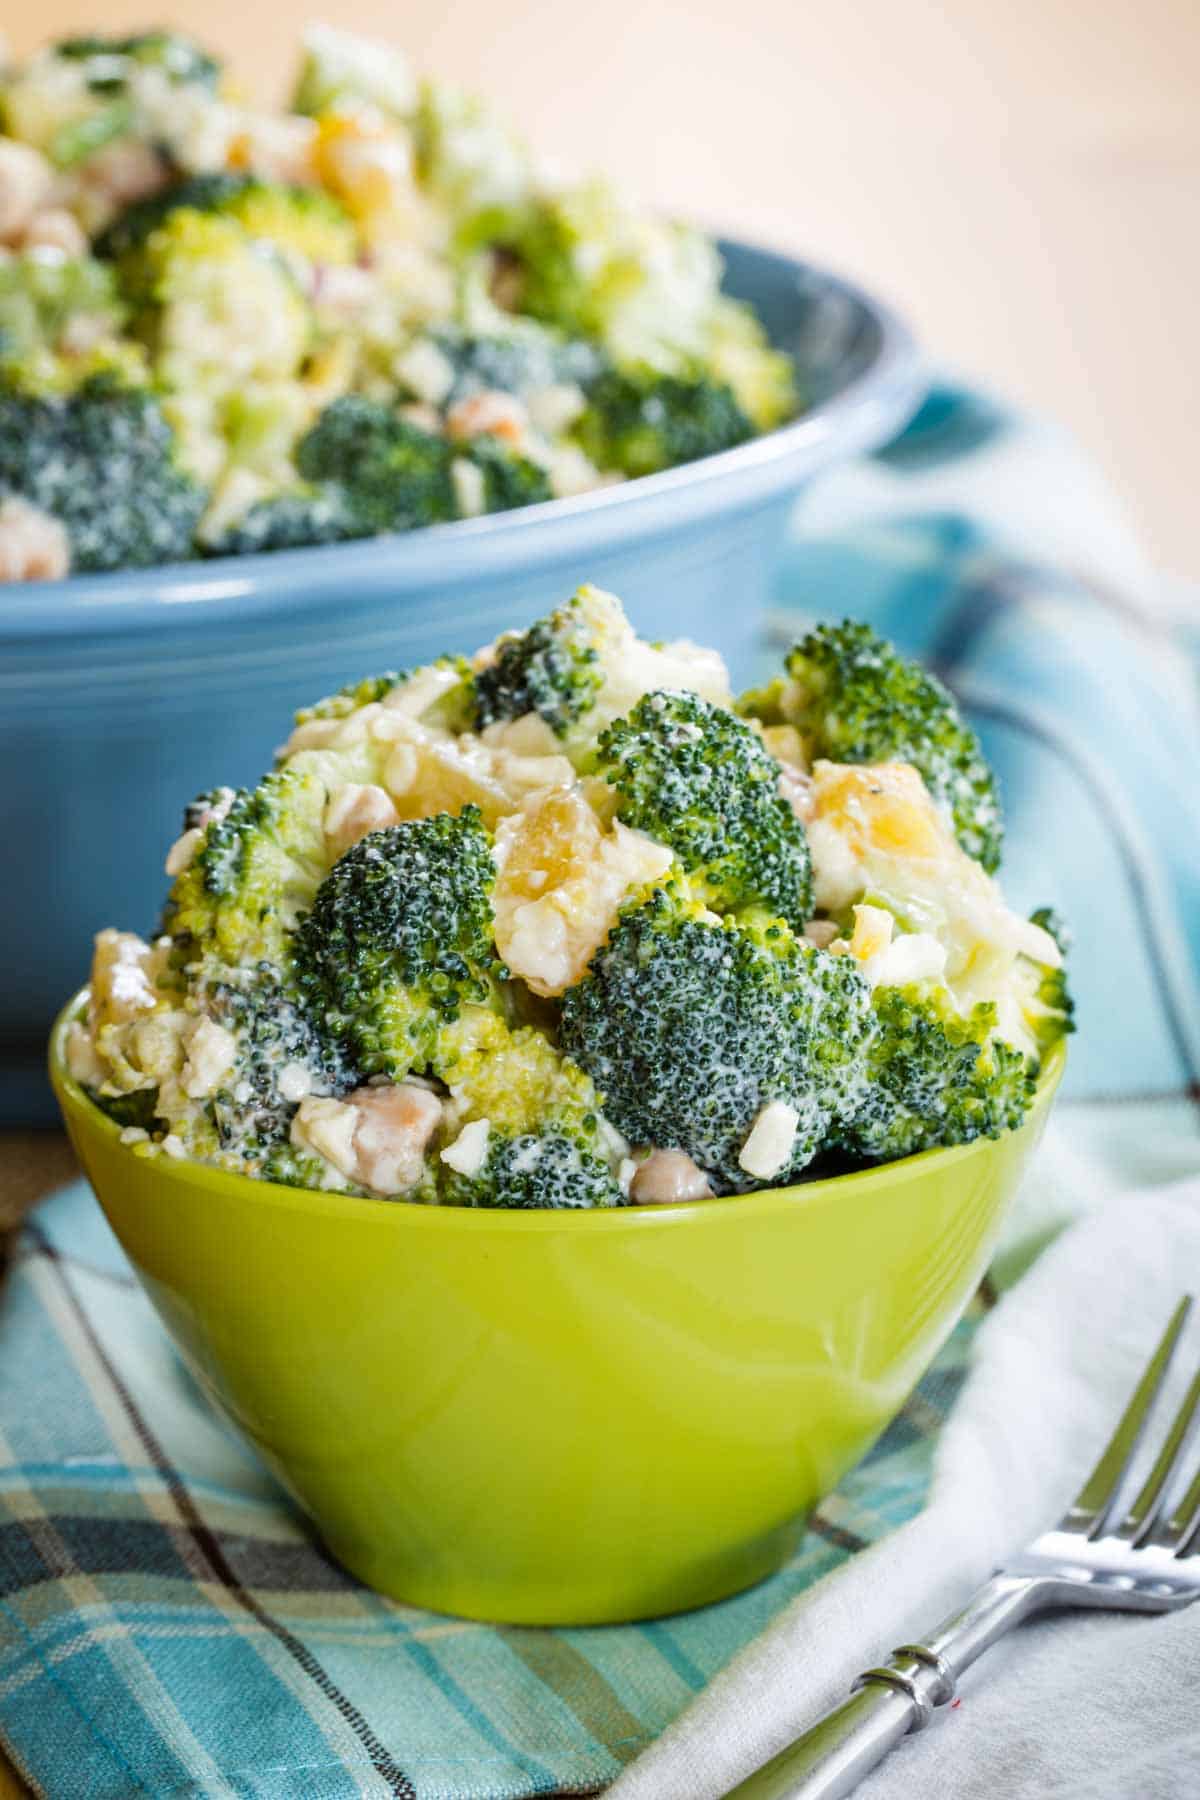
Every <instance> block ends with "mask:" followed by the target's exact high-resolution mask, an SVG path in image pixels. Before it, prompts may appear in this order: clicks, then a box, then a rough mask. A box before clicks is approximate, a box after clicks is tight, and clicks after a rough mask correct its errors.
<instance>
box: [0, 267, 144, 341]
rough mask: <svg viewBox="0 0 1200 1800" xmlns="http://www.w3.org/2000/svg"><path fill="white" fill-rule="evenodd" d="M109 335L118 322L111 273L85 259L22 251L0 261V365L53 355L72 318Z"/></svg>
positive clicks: (120, 314) (121, 314)
mask: <svg viewBox="0 0 1200 1800" xmlns="http://www.w3.org/2000/svg"><path fill="white" fill-rule="evenodd" d="M81 318H86V319H87V321H88V324H89V327H90V328H92V329H95V328H96V327H99V328H101V329H102V330H103V331H104V333H105V334H106V335H115V334H116V333H117V332H118V331H119V330H120V327H121V324H122V321H123V319H124V308H123V307H122V305H121V303H120V301H119V299H118V298H117V290H116V284H115V282H114V280H113V276H112V270H111V269H108V268H106V267H105V265H104V264H103V263H100V262H97V261H96V260H95V259H94V258H93V257H90V256H62V257H47V256H44V255H38V254H37V253H36V252H32V251H24V252H22V253H20V254H17V255H14V256H5V257H0V362H5V363H7V362H11V363H13V364H14V365H15V366H16V368H17V369H18V371H19V369H20V365H22V364H26V363H28V362H29V359H30V358H32V357H34V356H35V355H37V353H39V352H49V353H50V354H51V355H56V354H57V353H59V352H60V351H61V350H62V348H63V335H64V332H65V331H66V330H67V327H68V326H69V325H70V324H71V323H72V322H73V321H75V320H78V319H81Z"/></svg>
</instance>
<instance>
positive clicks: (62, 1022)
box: [50, 987, 1067, 1231]
mask: <svg viewBox="0 0 1200 1800" xmlns="http://www.w3.org/2000/svg"><path fill="white" fill-rule="evenodd" d="M87 992H88V990H87V989H86V987H85V988H81V989H80V990H79V992H78V993H77V994H75V995H73V996H72V998H71V999H70V1000H69V1001H68V1002H67V1004H66V1006H65V1007H64V1008H63V1010H62V1012H61V1013H60V1014H59V1016H58V1018H57V1019H56V1020H55V1022H54V1028H53V1030H52V1032H51V1034H50V1078H51V1081H52V1083H53V1085H54V1088H55V1091H56V1093H57V1094H58V1095H59V1101H60V1105H61V1103H62V1096H63V1094H65V1095H66V1097H67V1098H68V1099H69V1100H70V1102H71V1104H72V1105H73V1106H76V1107H78V1108H79V1109H80V1111H82V1112H85V1113H87V1114H89V1115H90V1116H91V1119H92V1122H93V1124H94V1125H95V1126H96V1127H97V1128H98V1129H99V1130H100V1131H102V1132H103V1134H104V1136H105V1137H108V1138H110V1139H112V1140H114V1142H118V1141H119V1139H120V1135H121V1126H119V1125H118V1124H117V1122H116V1120H115V1119H110V1118H109V1117H108V1114H107V1113H105V1112H102V1111H101V1109H100V1108H99V1107H98V1106H97V1105H96V1102H95V1101H94V1100H93V1099H92V1097H91V1095H90V1094H89V1093H88V1092H87V1091H86V1089H84V1088H83V1087H81V1086H80V1084H79V1083H78V1082H77V1081H76V1080H75V1078H74V1076H72V1075H71V1074H70V1073H69V1072H68V1070H67V1066H66V1058H65V1055H64V1051H63V1041H64V1038H65V1036H66V1031H67V1027H68V1026H69V1025H70V1023H71V1022H72V1020H74V1019H76V1018H78V1017H79V1016H80V1014H81V1012H82V1009H83V1007H84V1006H85V1004H86V1000H87ZM1066 1060H1067V1047H1066V1042H1065V1040H1063V1039H1060V1040H1059V1042H1058V1043H1056V1044H1053V1045H1052V1046H1051V1047H1050V1049H1049V1050H1048V1051H1047V1052H1046V1054H1045V1056H1044V1057H1043V1058H1042V1064H1041V1068H1040V1069H1039V1071H1038V1077H1037V1087H1036V1090H1035V1092H1034V1096H1033V1101H1032V1104H1031V1106H1030V1109H1029V1111H1028V1113H1027V1114H1026V1115H1025V1118H1024V1120H1023V1121H1022V1123H1021V1125H1020V1126H1019V1127H1018V1128H1017V1129H1018V1130H1024V1129H1026V1127H1027V1126H1029V1125H1030V1124H1032V1123H1034V1122H1035V1121H1036V1119H1037V1118H1038V1116H1039V1115H1040V1114H1042V1113H1044V1112H1045V1111H1046V1109H1047V1108H1048V1107H1049V1106H1050V1104H1051V1103H1052V1101H1053V1099H1054V1095H1055V1093H1056V1091H1057V1089H1058V1084H1059V1082H1060V1080H1061V1079H1062V1074H1063V1070H1064V1069H1065V1067H1066ZM1010 1135H1012V1134H1011V1133H1008V1132H1006V1133H1003V1134H1002V1137H1004V1136H1010ZM1002 1137H1001V1138H991V1137H979V1138H974V1139H972V1141H971V1142H970V1143H969V1144H951V1145H949V1146H944V1147H942V1148H940V1149H934V1150H921V1151H918V1152H917V1154H916V1155H915V1156H902V1157H897V1158H896V1160H895V1161H894V1162H886V1163H876V1164H874V1165H873V1166H872V1167H871V1168H869V1169H851V1170H847V1171H846V1172H845V1173H844V1174H841V1175H823V1176H818V1177H817V1178H816V1179H814V1180H812V1181H799V1182H793V1183H792V1185H791V1186H790V1187H777V1188H759V1189H757V1190H756V1191H755V1192H754V1193H751V1194H728V1195H725V1196H723V1197H720V1198H714V1199H712V1200H676V1201H668V1202H665V1203H662V1204H655V1205H642V1206H638V1205H636V1204H635V1205H632V1206H612V1207H596V1208H594V1209H586V1208H579V1209H566V1208H564V1209H560V1210H554V1209H547V1210H546V1211H537V1210H533V1209H530V1210H521V1209H519V1208H516V1207H501V1206H496V1207H492V1206H481V1207H476V1206H429V1205H419V1204H417V1203H416V1202H415V1201H412V1200H376V1199H369V1198H368V1199H364V1198H361V1197H360V1196H359V1195H357V1194H342V1193H337V1192H335V1191H331V1192H328V1193H326V1192H324V1191H322V1190H321V1189H319V1188H295V1187H285V1186H284V1185H283V1184H282V1183H281V1182H276V1181H260V1180H258V1178H257V1177H256V1176H253V1175H239V1174H238V1173H237V1171H236V1170H232V1169H214V1168H210V1167H209V1166H208V1165H207V1164H206V1163H198V1162H190V1161H188V1160H186V1159H185V1158H171V1159H168V1160H167V1165H166V1169H165V1170H164V1173H167V1174H169V1176H170V1179H171V1180H172V1181H175V1180H180V1181H183V1182H185V1183H186V1184H187V1185H188V1186H189V1187H199V1188H211V1189H223V1190H228V1188H229V1185H230V1184H231V1183H232V1184H233V1189H234V1192H235V1193H238V1194H240V1195H241V1196H242V1197H243V1198H244V1199H245V1201H246V1203H247V1205H253V1206H275V1207H280V1208H282V1209H283V1210H285V1211H290V1212H308V1213H317V1214H322V1215H324V1216H325V1217H327V1218H328V1217H336V1216H338V1215H341V1216H343V1217H345V1218H346V1219H347V1220H358V1221H360V1222H363V1223H367V1222H369V1221H370V1220H371V1219H375V1220H377V1221H381V1215H382V1218H383V1219H386V1218H387V1217H388V1216H390V1215H395V1216H396V1217H398V1218H400V1219H402V1220H404V1221H405V1222H406V1223H407V1224H414V1225H415V1224H423V1225H428V1226H431V1227H432V1228H433V1229H435V1230H463V1231H482V1230H483V1229H485V1225H486V1223H487V1222H490V1225H491V1228H492V1229H493V1230H495V1229H502V1230H515V1231H555V1230H558V1231H562V1230H567V1231H577V1230H581V1229H582V1230H588V1231H595V1230H609V1231H612V1230H621V1229H626V1230H628V1229H631V1228H637V1227H638V1226H645V1225H648V1224H649V1223H651V1222H652V1221H654V1220H657V1221H659V1222H660V1223H662V1224H669V1223H679V1222H681V1221H684V1220H692V1219H702V1218H708V1219H710V1220H716V1219H720V1218H725V1217H727V1216H728V1215H729V1214H730V1212H731V1211H733V1210H735V1209H736V1210H737V1212H738V1213H739V1214H743V1215H745V1216H746V1217H751V1218H752V1217H754V1216H755V1215H757V1214H759V1213H763V1212H774V1211H776V1210H777V1209H778V1208H779V1207H781V1206H794V1205H815V1204H817V1203H818V1202H820V1201H828V1200H831V1199H834V1198H836V1199H837V1200H838V1202H839V1203H845V1202H847V1201H848V1199H849V1198H850V1197H851V1196H852V1195H853V1196H859V1195H861V1194H863V1193H864V1192H866V1191H869V1190H870V1189H871V1188H872V1187H878V1186H880V1185H884V1184H893V1183H895V1182H896V1181H897V1180H898V1179H899V1180H919V1179H920V1178H921V1176H922V1175H924V1174H925V1173H926V1172H927V1171H928V1169H929V1168H930V1166H931V1164H932V1163H934V1162H936V1163H937V1164H938V1167H939V1169H946V1168H949V1167H952V1166H953V1165H955V1164H958V1163H963V1162H967V1161H970V1160H972V1159H973V1158H976V1157H979V1156H984V1155H986V1154H987V1153H988V1151H989V1150H991V1149H994V1148H995V1147H996V1145H997V1144H998V1143H1000V1142H1001V1141H1002ZM119 1147H120V1148H122V1149H124V1150H125V1151H126V1153H127V1154H128V1155H129V1156H133V1155H134V1154H135V1147H134V1146H133V1145H119ZM161 1154H162V1153H161V1152H160V1153H159V1155H160V1156H161Z"/></svg>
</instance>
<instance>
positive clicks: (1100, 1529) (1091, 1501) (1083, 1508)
mask: <svg viewBox="0 0 1200 1800" xmlns="http://www.w3.org/2000/svg"><path fill="white" fill-rule="evenodd" d="M1191 1305H1192V1298H1191V1295H1190V1294H1185V1295H1184V1296H1183V1298H1182V1300H1181V1301H1180V1302H1179V1305H1178V1306H1177V1307H1176V1308H1175V1311H1174V1312H1173V1313H1172V1315H1171V1321H1170V1324H1169V1325H1168V1326H1167V1329H1166V1331H1165V1332H1164V1333H1163V1336H1162V1341H1161V1343H1160V1344H1159V1346H1158V1349H1157V1350H1156V1351H1155V1352H1154V1355H1153V1356H1152V1357H1151V1358H1150V1361H1149V1363H1148V1364H1147V1365H1146V1369H1145V1372H1144V1373H1143V1375H1142V1379H1141V1380H1140V1381H1139V1382H1138V1385H1137V1389H1136V1391H1135V1393H1134V1396H1133V1399H1132V1400H1131V1401H1130V1402H1129V1405H1128V1406H1127V1407H1126V1408H1125V1411H1124V1414H1123V1415H1122V1418H1121V1423H1120V1424H1119V1425H1118V1426H1117V1429H1116V1430H1115V1431H1114V1432H1113V1435H1112V1437H1111V1438H1110V1439H1109V1442H1108V1446H1107V1448H1106V1449H1105V1450H1104V1452H1103V1454H1102V1456H1101V1458H1100V1461H1099V1462H1098V1463H1097V1464H1096V1467H1095V1468H1094V1469H1093V1470H1092V1472H1091V1474H1090V1475H1089V1477H1088V1479H1087V1480H1086V1481H1085V1482H1084V1484H1083V1487H1082V1488H1081V1489H1080V1491H1079V1494H1078V1495H1077V1497H1076V1499H1075V1501H1074V1504H1073V1505H1072V1506H1071V1507H1070V1508H1069V1509H1068V1511H1067V1514H1066V1517H1065V1518H1064V1520H1063V1527H1064V1529H1065V1530H1068V1531H1081V1532H1084V1533H1086V1535H1087V1536H1088V1537H1092V1538H1097V1537H1103V1535H1104V1533H1105V1532H1106V1531H1107V1529H1108V1527H1109V1525H1110V1524H1111V1523H1112V1519H1113V1515H1114V1514H1115V1513H1116V1510H1117V1503H1118V1501H1119V1500H1120V1497H1121V1486H1122V1483H1123V1482H1124V1480H1125V1476H1126V1475H1127V1474H1128V1472H1129V1465H1130V1463H1131V1462H1132V1461H1133V1458H1134V1456H1135V1455H1136V1453H1137V1448H1138V1445H1139V1444H1140V1443H1141V1441H1142V1434H1143V1432H1144V1431H1145V1429H1146V1421H1147V1419H1148V1418H1149V1416H1150V1409H1151V1407H1152V1406H1153V1405H1154V1401H1155V1399H1156V1398H1157V1395H1158V1390H1159V1388H1160V1387H1161V1386H1162V1383H1163V1377H1164V1376H1165V1375H1166V1372H1167V1369H1168V1367H1169V1366H1170V1362H1171V1358H1172V1356H1173V1355H1174V1354H1175V1347H1176V1345H1177V1344H1178V1342H1179V1338H1180V1334H1181V1333H1182V1331H1183V1327H1184V1325H1185V1323H1186V1322H1187V1316H1188V1313H1189V1312H1190V1310H1191Z"/></svg>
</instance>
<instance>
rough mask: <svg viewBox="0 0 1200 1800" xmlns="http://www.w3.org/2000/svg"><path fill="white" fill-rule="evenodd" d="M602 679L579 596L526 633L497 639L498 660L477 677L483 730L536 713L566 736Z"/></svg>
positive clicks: (585, 709)
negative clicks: (505, 720)
mask: <svg viewBox="0 0 1200 1800" xmlns="http://www.w3.org/2000/svg"><path fill="white" fill-rule="evenodd" d="M603 679H604V676H603V671H602V669H601V666H600V657H599V653H598V651H597V649H596V644H595V636H594V632H593V629H592V622H591V620H590V619H589V618H588V616H587V612H586V609H585V608H584V607H583V606H582V605H581V604H580V600H579V596H578V595H576V596H574V597H573V598H572V599H570V600H568V601H567V603H566V605H565V606H560V607H558V608H557V610H556V611H554V612H552V613H550V614H549V615H548V617H546V618H544V619H539V620H538V621H537V622H536V624H533V625H531V626H530V627H529V629H528V631H520V632H513V633H511V634H510V635H506V636H505V637H502V638H501V639H500V640H499V642H498V644H497V646H496V654H495V657H494V660H493V661H492V662H491V663H490V664H489V665H488V666H487V667H486V668H483V669H480V670H479V671H478V673H477V674H476V676H475V703H476V709H477V715H478V726H479V729H480V730H482V729H483V728H484V726H486V725H493V724H495V723H496V722H497V721H498V720H501V719H519V718H522V717H523V716H524V714H525V713H537V714H538V715H539V717H541V718H543V719H544V720H545V721H546V723H547V725H549V727H550V729H551V730H552V731H553V732H555V733H556V734H557V735H558V736H559V737H563V736H565V735H566V733H567V731H568V730H569V728H570V727H571V726H572V725H574V724H575V723H577V721H578V720H579V719H581V718H582V717H583V715H584V713H586V712H587V711H588V710H589V708H590V707H591V706H592V705H593V704H594V702H595V700H596V696H597V695H598V694H599V692H600V688H601V685H602V683H603Z"/></svg>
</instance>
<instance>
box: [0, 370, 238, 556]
mask: <svg viewBox="0 0 1200 1800" xmlns="http://www.w3.org/2000/svg"><path fill="white" fill-rule="evenodd" d="M9 494H16V495H19V496H20V497H21V498H22V499H24V500H27V501H28V502H29V503H30V504H31V505H32V506H36V507H39V508H40V509H41V510H42V511H43V512H47V513H50V514H52V515H53V516H54V517H55V518H56V519H59V520H61V522H62V524H63V526H64V527H65V529H66V533H67V538H68V540H69V542H70V546H71V567H72V569H73V570H74V571H75V572H80V571H92V570H103V569H127V568H146V567H148V566H149V565H150V564H152V563H164V562H173V561H175V560H177V559H179V558H181V557H186V556H189V555H190V554H191V546H192V533H193V532H194V530H195V528H196V524H197V522H198V520H199V518H200V515H201V513H202V512H203V510H204V507H205V504H206V500H207V496H206V494H205V492H204V490H203V488H201V487H199V486H197V484H196V483H195V482H194V481H193V480H192V479H191V477H190V476H188V475H186V474H184V472H183V470H182V469H181V468H180V467H179V464H178V463H177V461H176V452H175V437H174V433H173V432H172V430H171V427H170V426H169V425H168V423H167V421H166V419H165V418H164V417H163V413H162V408H161V407H160V406H159V403H158V401H157V400H156V399H155V397H154V395H153V394H151V393H150V392H149V390H147V389H145V388H136V387H129V386H126V385H124V384H123V383H122V382H121V381H119V380H118V379H117V378H116V377H115V376H112V375H109V374H97V375H90V376H88V377H87V378H86V379H85V380H84V381H83V382H82V383H81V384H80V385H79V386H78V387H77V388H76V389H75V390H74V391H73V392H71V393H63V394H31V393H26V392H23V391H22V390H21V389H20V388H19V387H18V386H16V385H15V384H12V383H9V382H4V381H0V498H3V497H4V496H6V495H9Z"/></svg>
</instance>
